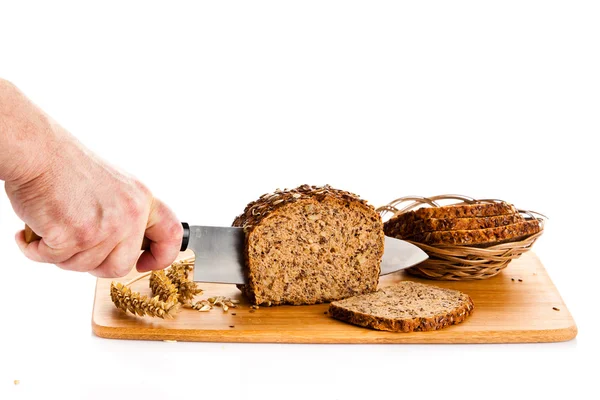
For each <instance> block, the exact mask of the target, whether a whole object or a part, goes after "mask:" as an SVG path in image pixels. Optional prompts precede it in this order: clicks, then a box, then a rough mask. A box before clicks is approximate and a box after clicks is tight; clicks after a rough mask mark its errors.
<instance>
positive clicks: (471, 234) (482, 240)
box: [404, 219, 542, 247]
mask: <svg viewBox="0 0 600 400" xmlns="http://www.w3.org/2000/svg"><path fill="white" fill-rule="evenodd" d="M541 229H542V228H541V225H540V222H539V221H538V220H535V219H532V220H527V221H522V222H518V223H516V224H510V225H505V226H499V227H496V228H486V229H472V230H456V231H435V232H424V233H418V234H415V235H410V236H406V237H404V239H406V240H411V241H414V242H419V243H424V244H429V245H456V246H474V247H484V246H493V245H496V244H501V243H506V242H516V241H519V240H521V239H524V238H526V237H528V236H531V235H534V234H536V233H538V232H539V231H540V230H541Z"/></svg>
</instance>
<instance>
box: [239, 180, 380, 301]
mask: <svg viewBox="0 0 600 400" xmlns="http://www.w3.org/2000/svg"><path fill="white" fill-rule="evenodd" d="M233 226H237V227H243V228H244V231H245V255H246V273H247V284H245V285H239V286H238V287H239V288H240V289H241V290H242V292H243V293H244V294H245V295H246V296H247V297H248V298H249V299H250V301H252V302H253V303H254V304H267V305H278V304H294V305H300V304H315V303H322V302H329V301H332V300H337V299H343V298H346V297H350V296H355V295H357V294H363V293H370V292H373V291H374V290H376V289H377V283H378V280H379V271H380V263H381V257H382V255H383V243H384V234H383V223H382V221H381V218H380V216H379V214H377V213H376V212H375V209H374V208H373V207H372V206H370V205H368V204H367V203H366V201H364V200H361V199H360V198H359V197H358V196H357V195H355V194H352V193H349V192H345V191H342V190H337V189H333V188H331V187H330V186H323V187H316V186H308V185H302V186H300V187H298V188H296V189H293V190H283V191H282V190H277V191H275V192H274V193H269V194H265V195H263V196H261V198H260V199H258V200H256V201H254V202H252V203H250V204H248V206H247V207H246V209H245V210H244V213H243V214H241V215H240V216H238V217H237V218H236V219H235V221H234V222H233Z"/></svg>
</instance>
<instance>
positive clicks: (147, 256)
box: [5, 128, 183, 278]
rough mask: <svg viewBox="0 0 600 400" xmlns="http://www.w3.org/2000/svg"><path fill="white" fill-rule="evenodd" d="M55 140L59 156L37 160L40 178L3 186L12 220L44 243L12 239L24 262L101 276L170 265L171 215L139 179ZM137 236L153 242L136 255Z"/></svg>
mask: <svg viewBox="0 0 600 400" xmlns="http://www.w3.org/2000/svg"><path fill="white" fill-rule="evenodd" d="M59 129H61V128H59ZM58 136H60V137H61V138H62V139H61V140H60V144H57V149H59V151H54V152H52V153H53V154H52V156H51V157H47V158H44V165H43V168H41V171H42V172H41V173H40V174H38V175H37V176H35V177H34V178H33V179H30V180H28V181H26V182H18V183H13V182H9V181H7V182H6V184H5V189H6V193H7V194H8V197H9V198H10V201H11V204H12V206H13V208H14V210H15V212H16V213H17V215H18V216H19V217H20V218H21V219H22V220H23V221H24V222H25V223H27V224H28V225H29V226H30V227H31V228H32V229H33V231H34V232H36V233H37V234H38V235H40V236H41V237H42V238H43V239H42V240H40V241H36V242H33V243H29V244H27V243H26V242H25V236H24V231H21V232H19V233H17V235H16V240H17V243H18V245H19V247H20V248H21V250H22V251H23V253H24V254H25V256H27V257H28V258H30V259H31V260H34V261H39V262H46V263H52V264H56V265H57V266H59V267H60V268H63V269H67V270H72V271H82V272H89V273H91V274H93V275H95V276H97V277H102V278H112V277H122V276H124V275H126V274H127V273H128V272H129V271H130V270H131V269H132V268H133V267H134V266H136V265H137V269H138V271H141V272H143V271H149V270H154V269H162V268H164V267H166V266H168V265H170V264H171V263H172V262H173V261H174V260H175V258H176V257H177V255H178V253H179V248H180V246H181V239H182V236H183V228H182V227H181V224H180V222H179V220H178V219H177V218H176V216H175V215H174V214H173V212H172V211H171V210H170V209H169V208H168V207H166V206H165V205H164V204H163V203H161V202H160V201H159V200H158V199H156V198H155V197H153V196H152V193H151V192H150V191H149V190H148V188H146V187H145V186H144V185H143V184H142V183H140V182H139V181H138V180H136V179H134V178H133V177H130V176H127V175H126V174H124V173H122V172H120V171H117V170H116V169H115V168H113V167H112V166H110V165H108V164H107V163H105V162H104V161H102V160H100V159H99V158H97V157H96V156H95V155H93V154H91V153H90V152H89V151H87V150H86V149H85V148H84V147H83V146H82V145H81V144H80V143H78V142H77V141H76V140H75V139H74V138H72V137H70V136H69V135H66V134H65V135H58ZM32 156H33V155H32ZM144 236H146V237H147V238H148V239H150V240H151V241H152V243H151V246H150V251H146V252H144V253H143V254H141V255H140V247H141V244H142V240H143V238H144Z"/></svg>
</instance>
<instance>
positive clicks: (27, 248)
mask: <svg viewBox="0 0 600 400" xmlns="http://www.w3.org/2000/svg"><path fill="white" fill-rule="evenodd" d="M15 240H16V242H17V245H18V246H19V248H20V249H21V251H22V252H23V254H25V257H27V258H29V259H30V260H33V261H37V262H43V263H50V264H58V263H61V262H64V261H66V260H68V259H69V258H71V257H72V256H73V255H74V254H75V253H76V250H75V249H74V248H66V249H53V248H51V247H48V245H47V244H46V242H45V241H44V239H41V240H36V241H34V242H31V243H27V242H25V231H24V230H23V231H19V232H17V234H16V235H15Z"/></svg>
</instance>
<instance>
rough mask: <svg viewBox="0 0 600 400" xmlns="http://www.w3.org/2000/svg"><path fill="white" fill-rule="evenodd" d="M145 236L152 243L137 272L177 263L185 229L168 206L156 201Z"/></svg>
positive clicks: (139, 262)
mask: <svg viewBox="0 0 600 400" xmlns="http://www.w3.org/2000/svg"><path fill="white" fill-rule="evenodd" d="M145 236H146V237H147V238H148V239H150V240H151V241H152V243H151V244H150V251H145V252H144V253H143V254H142V255H141V256H140V258H139V259H138V262H137V270H138V271H139V272H146V271H152V270H158V269H163V268H165V267H168V266H169V265H171V264H172V263H173V261H175V259H176V258H177V256H178V255H179V250H180V249H181V239H182V238H183V227H182V226H181V223H180V222H179V220H178V219H177V217H176V216H175V214H174V213H173V211H171V210H170V209H169V208H168V207H167V206H166V205H164V204H163V203H162V202H161V201H160V200H158V199H154V201H153V202H152V207H151V209H150V216H149V217H148V225H147V227H146V232H145Z"/></svg>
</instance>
